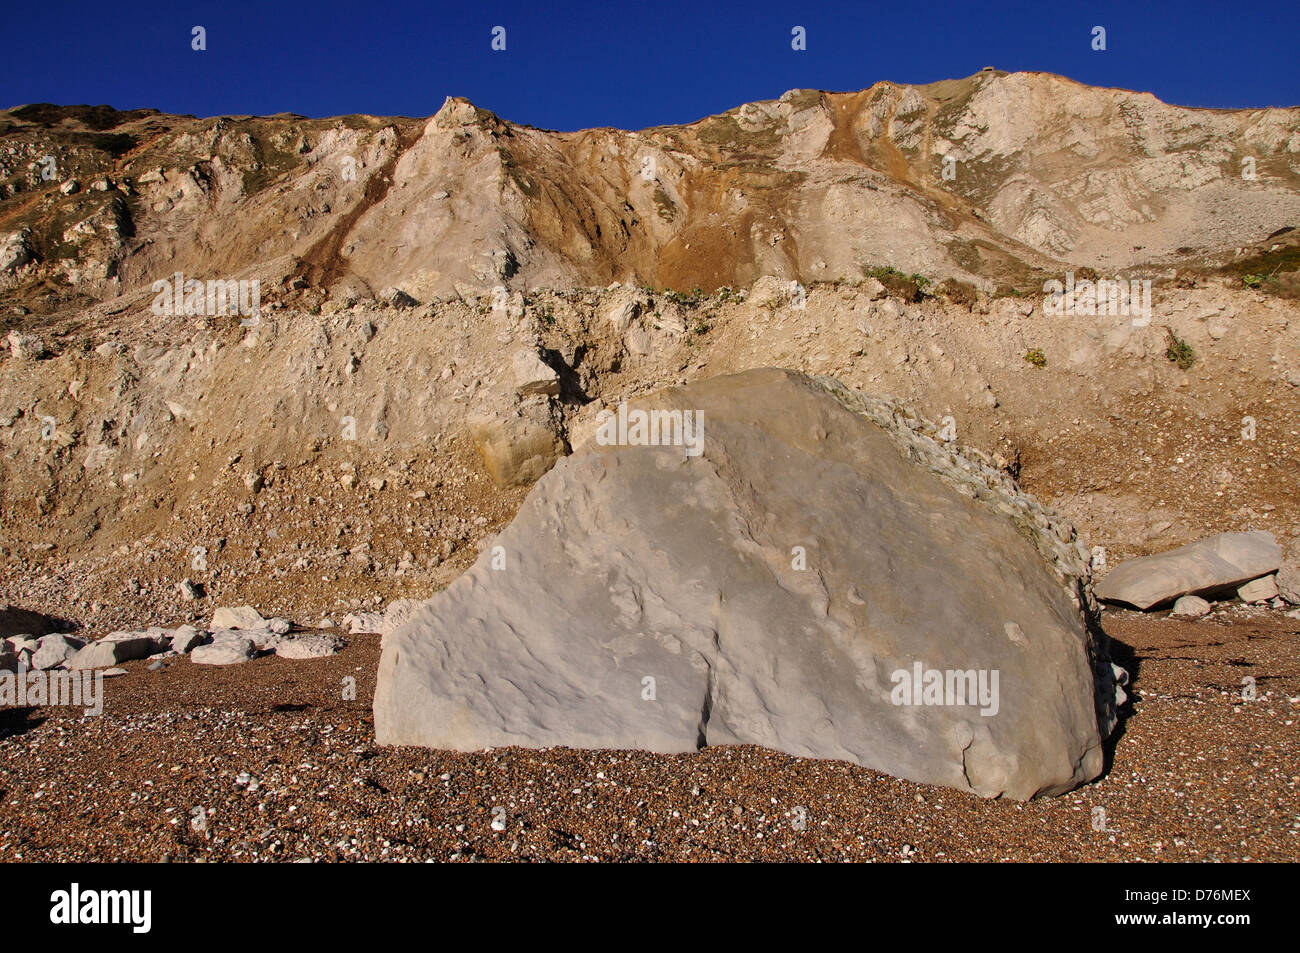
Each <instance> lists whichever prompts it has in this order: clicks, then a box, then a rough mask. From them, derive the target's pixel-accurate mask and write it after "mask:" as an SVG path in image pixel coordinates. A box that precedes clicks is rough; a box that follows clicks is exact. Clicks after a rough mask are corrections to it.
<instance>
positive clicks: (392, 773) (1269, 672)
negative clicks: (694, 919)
mask: <svg viewBox="0 0 1300 953" xmlns="http://www.w3.org/2000/svg"><path fill="white" fill-rule="evenodd" d="M1106 625H1107V629H1108V631H1110V633H1111V634H1112V636H1113V637H1115V638H1116V639H1117V640H1118V642H1119V643H1121V644H1120V646H1119V648H1120V649H1121V653H1122V654H1123V652H1124V649H1125V647H1129V648H1131V653H1132V654H1131V656H1129V657H1125V658H1122V659H1121V661H1122V662H1123V664H1125V665H1126V666H1127V667H1129V668H1130V670H1131V671H1133V673H1134V680H1133V684H1132V686H1131V691H1130V694H1131V695H1132V696H1133V698H1134V706H1133V713H1132V715H1131V717H1130V718H1129V719H1128V720H1127V721H1126V722H1125V723H1124V724H1123V734H1122V737H1120V738H1119V741H1118V744H1117V746H1116V748H1115V753H1114V760H1113V764H1112V766H1111V767H1110V769H1109V771H1108V772H1107V774H1106V775H1104V776H1103V778H1102V779H1100V780H1099V781H1098V782H1096V783H1093V784H1090V785H1087V786H1085V787H1083V788H1081V789H1079V790H1077V791H1074V792H1072V793H1070V794H1067V795H1064V796H1062V797H1058V798H1051V799H1046V800H1040V801H1032V802H1028V803H1015V802H1001V801H982V800H979V799H978V798H975V797H971V796H967V795H963V794H959V793H957V792H954V791H950V790H946V789H942V788H936V787H930V786H927V785H919V784H913V783H910V782H907V781H901V780H897V779H893V778H889V777H886V776H883V775H880V774H877V773H876V772H873V771H870V770H867V769H864V768H859V767H855V766H852V765H849V764H846V763H842V762H832V761H813V760H807V759H801V758H794V757H790V756H787V755H783V754H777V753H774V752H771V751H767V750H764V749H760V748H754V747H728V748H711V749H706V750H704V751H701V752H699V753H696V754H689V755H655V754H648V753H644V752H632V751H575V750H569V749H551V750H544V751H528V750H520V749H497V750H493V751H486V752H475V753H454V752H440V751H429V750H421V749H413V748H379V747H377V746H376V745H375V743H374V734H373V728H372V724H371V716H370V699H371V693H372V692H373V688H374V671H375V665H376V662H377V660H378V654H379V639H378V637H374V636H364V635H357V636H352V637H351V639H350V644H348V645H347V646H346V647H345V648H344V649H343V650H342V651H341V652H340V653H339V654H337V655H334V656H330V657H327V658H321V659H309V660H301V661H288V660H285V659H280V658H276V657H274V656H267V657H263V658H259V659H255V660H253V661H250V662H246V663H244V664H242V665H238V666H234V667H232V668H217V667H210V666H196V665H193V664H192V663H190V662H189V661H187V660H186V659H184V658H183V657H179V658H175V657H174V658H172V659H171V660H170V661H169V663H168V664H167V665H166V666H165V667H164V668H161V669H159V670H157V671H150V670H149V669H148V667H147V663H146V662H128V663H126V664H125V665H124V666H123V667H124V668H125V669H126V670H127V674H126V675H124V676H122V677H120V678H116V679H114V680H112V682H111V683H109V685H108V687H106V689H105V693H106V700H105V710H104V714H103V715H102V716H100V717H97V718H96V717H80V709H76V710H71V709H56V708H45V709H38V710H34V709H18V710H15V709H8V710H0V799H2V802H0V803H3V811H2V813H0V860H3V861H14V860H26V861H66V860H99V861H128V860H137V861H199V860H219V861H266V860H277V861H278V860H284V861H293V860H303V859H311V860H331V861H332V860H394V861H399V860H406V861H427V860H434V861H473V860H567V861H583V860H585V861H618V860H805V861H838V860H854V861H867V860H870V861H899V862H904V861H907V862H910V861H962V860H985V861H988V860H1016V861H1132V860H1171V861H1203V860H1221V861H1237V860H1259V861H1283V860H1294V858H1295V857H1296V856H1297V854H1300V798H1297V784H1300V727H1298V724H1300V623H1297V622H1296V621H1294V620H1290V619H1287V618H1286V617H1284V616H1282V615H1281V614H1280V613H1274V614H1268V615H1259V616H1255V615H1251V616H1247V617H1243V618H1220V619H1217V620H1215V619H1210V620H1202V621H1199V622H1181V621H1175V620H1168V619H1161V618H1152V617H1142V616H1139V615H1138V614H1136V613H1118V614H1112V613H1108V614H1107V620H1106ZM1246 677H1249V678H1252V679H1254V683H1253V689H1254V691H1253V692H1251V691H1250V690H1249V689H1250V686H1249V685H1247V686H1245V687H1243V678H1246ZM351 685H355V691H354V692H352V691H350V690H349V688H350V686H351ZM1243 694H1244V695H1252V694H1253V696H1254V697H1253V698H1250V699H1247V698H1244V697H1243ZM1098 808H1100V809H1103V810H1104V812H1105V814H1104V825H1103V826H1104V827H1105V830H1097V829H1095V826H1097V825H1098V821H1099V819H1100V817H1101V816H1100V815H1099V814H1098V812H1097V809H1098Z"/></svg>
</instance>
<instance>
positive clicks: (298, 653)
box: [275, 635, 339, 659]
mask: <svg viewBox="0 0 1300 953" xmlns="http://www.w3.org/2000/svg"><path fill="white" fill-rule="evenodd" d="M338 650H339V643H338V640H337V639H333V638H331V637H330V636H328V635H298V636H294V637H293V638H291V639H284V640H282V641H281V642H280V644H279V645H277V646H276V647H275V654H276V655H278V656H280V657H281V658H287V659H308V658H325V657H326V656H328V655H334V654H335V653H336V652H338Z"/></svg>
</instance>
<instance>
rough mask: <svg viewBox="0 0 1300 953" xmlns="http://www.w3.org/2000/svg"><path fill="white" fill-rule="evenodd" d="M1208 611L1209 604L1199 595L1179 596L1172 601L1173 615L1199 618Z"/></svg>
mask: <svg viewBox="0 0 1300 953" xmlns="http://www.w3.org/2000/svg"><path fill="white" fill-rule="evenodd" d="M1209 611H1210V604H1209V603H1208V602H1206V601H1205V600H1204V599H1202V598H1201V597H1200V596H1181V597H1180V598H1179V599H1178V601H1177V602H1175V603H1174V611H1173V615H1176V616H1178V617H1179V618H1184V619H1199V618H1200V617H1201V616H1203V615H1205V614H1206V613H1208V612H1209Z"/></svg>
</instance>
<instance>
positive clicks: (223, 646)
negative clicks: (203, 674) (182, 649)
mask: <svg viewBox="0 0 1300 953" xmlns="http://www.w3.org/2000/svg"><path fill="white" fill-rule="evenodd" d="M256 654H257V648H256V647H255V646H254V645H253V640H252V639H248V638H240V637H235V638H224V639H221V640H220V641H217V640H215V639H214V641H212V642H211V643H209V644H208V645H200V646H198V647H196V648H195V649H193V650H192V651H191V652H190V661H191V662H193V663H194V664H195V665H238V664H239V663H240V662H247V661H248V660H249V659H251V658H252V657H253V656H254V655H256Z"/></svg>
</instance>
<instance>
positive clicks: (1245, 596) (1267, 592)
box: [1237, 574, 1277, 602]
mask: <svg viewBox="0 0 1300 953" xmlns="http://www.w3.org/2000/svg"><path fill="white" fill-rule="evenodd" d="M1276 595H1277V575H1276V574H1270V575H1267V576H1260V577H1259V578H1258V579H1252V580H1251V581H1250V582H1248V583H1246V584H1245V585H1244V586H1242V587H1241V588H1240V589H1238V590H1237V598H1238V599H1240V600H1241V601H1242V602H1268V600H1270V599H1272V598H1274V597H1275V596H1276Z"/></svg>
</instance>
